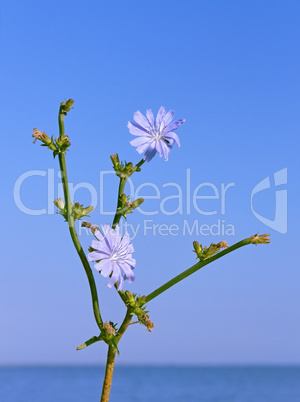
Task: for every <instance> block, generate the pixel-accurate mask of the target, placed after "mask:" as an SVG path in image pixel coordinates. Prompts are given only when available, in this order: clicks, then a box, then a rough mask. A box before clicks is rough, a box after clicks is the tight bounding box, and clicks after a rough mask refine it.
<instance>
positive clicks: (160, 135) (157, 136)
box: [151, 130, 163, 141]
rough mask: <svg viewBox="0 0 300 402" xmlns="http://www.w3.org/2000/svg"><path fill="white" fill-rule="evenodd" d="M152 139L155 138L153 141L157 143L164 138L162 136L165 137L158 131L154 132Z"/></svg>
mask: <svg viewBox="0 0 300 402" xmlns="http://www.w3.org/2000/svg"><path fill="white" fill-rule="evenodd" d="M151 134H152V137H153V139H154V140H155V141H159V140H161V138H162V136H163V134H162V133H161V132H160V130H158V131H152V133H151Z"/></svg>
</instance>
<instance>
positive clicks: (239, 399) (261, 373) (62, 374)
mask: <svg viewBox="0 0 300 402" xmlns="http://www.w3.org/2000/svg"><path fill="white" fill-rule="evenodd" d="M103 374H104V367H99V366H89V367H82V366H75V367H74V366H70V367H61V366H59V367H2V368H0V402H68V401H70V402H71V401H72V402H94V401H95V402H97V401H99V399H100V391H101V387H102V380H103ZM117 401H118V402H139V401H140V402H150V401H155V402H160V401H162V402H163V401H164V402H300V367H226V366H223V367H183V366H181V367H137V366H134V367H132V366H117V367H116V368H115V372H114V379H113V386H112V391H111V397H110V402H117Z"/></svg>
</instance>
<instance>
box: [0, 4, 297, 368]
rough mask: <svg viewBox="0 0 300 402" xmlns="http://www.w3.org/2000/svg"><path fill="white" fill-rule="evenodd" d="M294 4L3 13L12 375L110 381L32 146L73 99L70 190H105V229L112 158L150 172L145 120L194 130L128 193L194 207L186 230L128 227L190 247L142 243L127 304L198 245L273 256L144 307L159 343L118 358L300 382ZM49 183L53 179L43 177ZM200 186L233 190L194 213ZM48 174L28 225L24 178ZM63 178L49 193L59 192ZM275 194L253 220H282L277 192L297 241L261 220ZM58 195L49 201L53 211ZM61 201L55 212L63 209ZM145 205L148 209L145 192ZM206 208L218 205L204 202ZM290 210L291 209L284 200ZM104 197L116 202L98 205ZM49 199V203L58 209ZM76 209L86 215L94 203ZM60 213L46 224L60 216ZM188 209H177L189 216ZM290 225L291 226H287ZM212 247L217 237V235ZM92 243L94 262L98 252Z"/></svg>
mask: <svg viewBox="0 0 300 402" xmlns="http://www.w3.org/2000/svg"><path fill="white" fill-rule="evenodd" d="M299 18H300V4H299V2H298V1H294V0H290V1H288V2H286V1H283V0H282V1H276V0H272V1H271V0H270V1H263V2H262V1H256V0H255V1H253V0H252V1H248V0H247V1H243V2H240V1H234V0H229V1H221V0H219V1H201V0H190V1H177V0H172V1H171V0H165V1H158V0H151V1H137V0H128V1H126V2H125V1H121V0H119V1H114V0H112V1H109V2H104V1H94V0H91V1H89V2H88V3H83V2H82V1H63V2H62V1H56V0H54V1H51V2H40V1H32V0H28V1H26V2H24V1H14V2H4V3H3V4H2V7H1V109H0V110H1V133H2V135H1V166H2V174H1V197H0V203H1V211H2V214H1V256H2V259H1V260H2V264H1V279H0V313H1V331H0V364H35V363H39V364H55V363H58V364H65V363H71V364H86V363H93V364H96V363H101V364H102V363H104V361H105V355H106V348H105V345H104V344H102V343H97V344H95V345H93V346H91V347H89V348H87V349H85V350H83V351H80V352H76V351H75V349H76V346H78V345H79V344H81V343H82V342H84V341H85V340H87V339H89V338H90V337H91V336H93V335H98V331H97V326H96V324H95V322H94V318H93V313H92V308H91V301H90V295H89V289H88V284H87V280H86V277H85V274H84V271H83V268H82V267H81V265H80V262H79V259H78V256H77V254H76V252H75V250H74V248H73V245H72V243H71V239H70V237H69V233H68V229H67V226H66V224H65V223H64V222H63V219H62V218H61V216H59V215H56V214H53V208H52V199H53V198H57V196H58V187H59V183H60V180H59V178H58V176H57V173H58V161H57V159H55V160H53V158H52V155H51V152H50V151H48V150H47V149H45V148H42V147H40V146H38V145H37V144H35V145H33V144H32V138H31V134H32V129H33V127H38V128H39V129H40V130H42V131H45V132H46V133H48V135H52V134H53V135H54V136H57V133H58V126H57V112H58V107H59V103H60V102H61V101H62V100H63V99H64V98H73V99H74V100H75V104H74V110H72V111H71V112H70V113H69V115H68V116H67V118H66V132H67V134H68V135H69V136H70V140H71V143H72V146H71V148H70V152H69V153H68V155H67V163H68V172H69V179H70V182H72V183H73V184H74V185H76V184H78V183H81V182H87V183H89V184H90V185H91V186H93V188H95V189H96V194H97V200H96V201H97V205H96V204H95V206H96V209H95V212H94V213H93V214H92V215H91V218H90V220H91V222H93V223H95V224H103V223H110V222H111V219H112V217H111V216H107V215H103V214H102V215H101V213H100V208H101V206H102V208H104V210H105V211H109V210H113V209H114V207H115V203H116V192H117V186H118V180H117V178H116V177H115V176H113V175H106V176H104V177H105V180H104V192H102V191H101V190H102V189H101V188H100V187H101V186H100V172H101V171H102V172H104V171H109V170H111V161H110V158H109V155H111V154H113V153H115V152H118V153H119V155H120V158H121V159H126V160H127V161H129V160H130V161H133V162H137V161H138V160H139V155H138V154H137V152H136V151H135V149H134V148H133V147H132V146H131V145H130V144H129V141H130V140H131V139H133V136H132V135H130V134H129V132H128V129H127V127H126V125H127V121H128V120H132V115H133V113H134V112H135V111H136V110H141V111H142V112H143V113H144V112H145V111H146V109H147V108H152V109H153V111H154V112H155V113H156V112H157V110H158V109H159V107H160V106H161V105H164V106H165V107H166V108H167V109H174V110H175V111H176V117H177V118H185V119H186V123H185V124H184V125H183V126H181V127H180V129H178V131H177V133H178V135H179V136H180V140H181V144H182V146H181V148H180V149H177V148H176V147H174V149H173V150H172V151H171V154H170V159H169V161H168V162H164V160H163V158H159V157H158V156H156V157H155V158H154V159H153V160H152V161H151V163H148V164H145V165H144V166H143V169H142V173H139V174H136V175H135V176H133V181H134V186H135V188H137V187H138V186H139V185H140V184H143V183H147V182H151V183H154V184H155V185H156V186H158V188H159V189H160V191H161V199H153V200H148V201H145V203H144V205H143V209H144V210H146V211H148V212H149V211H155V210H156V209H159V205H160V202H161V201H162V199H164V197H166V196H170V195H176V194H178V191H177V190H176V188H175V187H168V188H166V187H163V185H164V184H165V183H168V182H174V183H177V184H178V185H179V186H180V187H181V188H182V191H183V195H184V198H183V214H179V213H178V214H175V215H170V216H166V215H165V214H163V213H162V212H159V213H158V214H157V215H153V216H145V215H143V214H142V213H140V212H138V211H135V213H134V214H132V215H129V216H128V222H129V223H132V224H134V225H135V226H136V225H137V224H138V223H141V224H142V225H143V222H144V221H145V219H148V220H150V221H151V222H150V223H149V225H150V226H151V225H153V224H154V223H155V224H167V225H170V224H176V225H178V227H179V233H178V236H170V235H169V236H162V235H159V234H156V235H152V234H151V230H149V231H147V233H146V236H145V235H144V234H143V232H142V231H140V232H139V233H138V235H137V237H136V238H135V239H134V246H135V249H136V252H135V258H136V260H137V266H136V271H135V274H136V281H135V283H134V284H127V285H126V287H125V289H126V288H127V287H128V289H129V290H130V291H134V292H138V293H141V294H148V293H150V292H151V291H153V290H154V289H155V288H156V287H158V286H159V285H161V284H162V283H164V282H166V281H167V280H169V279H171V278H172V277H173V276H175V275H177V274H178V273H180V272H181V271H182V270H184V269H186V268H188V267H190V266H191V265H193V264H194V263H195V254H194V253H193V252H192V242H193V241H194V240H198V241H199V242H200V243H203V244H206V245H209V244H210V243H211V242H217V241H220V240H226V241H227V242H228V244H233V243H235V242H237V241H239V240H241V239H243V238H245V237H248V236H250V235H253V234H255V233H257V232H258V231H259V233H260V234H263V233H270V234H271V239H272V242H271V244H270V245H268V246H264V245H262V246H257V247H255V246H252V245H250V246H247V247H245V248H242V249H239V250H238V251H236V252H234V253H232V254H230V255H228V256H226V257H224V258H223V259H221V260H218V261H217V262H215V263H213V264H211V265H209V266H207V267H205V268H204V269H203V270H200V271H199V272H197V273H196V274H194V275H193V276H192V277H189V278H188V279H186V280H185V281H184V282H182V283H180V284H178V285H176V286H175V287H174V288H172V289H170V290H168V291H167V292H166V293H164V294H163V295H162V296H161V297H159V298H157V299H155V300H153V302H151V303H149V305H148V307H149V310H150V317H151V319H152V321H154V322H155V324H156V327H155V329H154V331H153V333H151V334H150V333H147V332H146V331H145V328H144V327H141V326H139V325H135V326H132V327H131V328H130V329H129V330H128V332H127V333H126V334H125V337H124V338H123V340H122V342H121V343H120V351H121V356H120V358H119V359H118V363H119V364H139V363H141V364H146V363H151V364H182V363H183V364H219V363H220V364H247V363H251V364H263V363H269V364H276V363H280V364H281V363H282V364H289V363H292V364H299V363H300V350H299V339H300V314H299V299H300V298H299V284H300V271H299V262H298V257H297V251H298V242H299V240H298V239H299V195H300V194H299V110H300V109H299V107H300V102H299V90H300V88H299V83H300V80H299V71H300V56H299V54H300V53H299V41H300V27H299ZM285 168H287V172H288V182H287V184H283V185H281V186H280V187H278V188H275V187H274V173H275V172H277V171H280V170H282V169H285ZM48 169H50V170H49V171H48ZM187 169H190V175H191V192H193V191H194V189H195V188H196V187H197V186H198V185H199V184H201V183H212V184H213V185H214V186H216V188H217V189H218V190H220V189H221V185H222V183H224V184H225V185H227V184H229V183H234V186H232V187H231V188H230V189H229V190H228V191H227V195H226V210H225V211H222V209H221V201H220V199H208V200H198V204H197V205H198V206H199V208H201V209H202V210H204V211H216V213H215V214H213V215H209V216H208V215H203V214H200V213H199V211H197V210H196V209H195V208H194V207H193V206H192V207H191V210H190V212H189V211H188V207H187V201H186V195H187V188H186V174H187ZM32 170H39V171H42V172H45V176H44V177H42V176H32V177H30V178H28V179H27V180H26V181H24V183H23V185H22V187H21V199H22V202H23V203H24V205H26V206H27V207H28V208H32V209H42V208H46V209H48V212H49V213H46V214H43V215H40V216H32V215H28V214H25V213H24V212H22V211H20V209H18V207H17V206H16V205H15V201H14V197H13V190H14V185H15V183H16V181H17V179H18V178H19V177H20V176H21V175H22V174H23V173H25V172H28V171H32ZM52 177H53V178H52ZM266 177H270V183H271V188H270V189H267V190H264V191H262V192H261V193H260V194H257V195H256V196H255V198H254V201H253V202H254V204H253V205H254V208H255V210H256V211H257V213H259V214H261V215H263V216H264V217H266V218H268V219H271V220H272V219H274V216H275V207H276V205H275V190H278V191H279V190H280V191H285V190H287V192H288V228H287V233H286V234H282V233H279V232H278V231H276V230H274V229H272V228H269V227H268V226H267V225H265V224H264V223H262V222H261V221H260V220H259V219H257V217H255V216H254V214H253V213H252V211H251V202H250V201H251V192H252V190H253V188H254V187H255V185H256V184H257V183H259V182H260V181H261V180H263V179H265V178H266ZM48 182H49V194H47V188H48ZM53 191H54V194H52V192H53ZM141 194H142V195H147V194H148V195H151V194H152V195H153V194H154V190H153V189H151V188H149V187H148V188H144V190H141ZM198 194H199V195H200V194H202V195H211V194H213V192H212V189H211V188H208V187H204V188H202V190H201V191H200V190H199V193H198ZM281 194H284V193H281ZM101 197H102V200H103V202H102V203H101ZM48 199H49V203H48ZM76 201H79V202H81V203H84V204H85V205H89V203H90V202H91V201H90V195H89V192H88V191H87V190H86V189H80V190H78V191H77V193H76ZM48 204H49V207H48ZM176 205H178V200H176V199H173V200H168V201H166V203H165V208H166V209H167V210H168V211H169V212H170V211H174V210H175V209H176ZM279 213H281V214H284V211H283V209H282V210H281V211H279ZM195 221H196V223H197V222H199V224H198V226H199V225H202V224H207V225H210V226H211V225H213V224H216V223H218V222H221V224H224V225H225V226H226V225H233V227H234V229H235V234H234V236H230V235H228V234H227V235H226V234H224V235H221V234H220V235H213V234H211V235H203V236H201V235H200V234H198V235H197V234H196V233H195V232H194V233H192V235H189V234H187V233H186V234H185V235H183V227H184V225H185V224H186V223H185V222H188V224H189V225H193V223H194V222H195ZM215 230H216V228H215ZM80 240H81V242H82V244H83V247H84V248H85V250H87V248H88V246H89V244H90V242H91V236H87V235H85V234H82V235H81V236H80ZM94 272H95V277H96V282H97V286H98V289H99V298H100V303H101V307H102V314H103V318H104V319H105V320H113V321H114V322H118V323H120V322H121V320H122V317H123V315H124V308H123V305H122V303H121V301H120V299H119V297H118V295H117V294H116V292H115V291H114V289H108V288H107V287H106V286H105V284H106V279H104V278H103V277H101V276H100V275H98V274H97V272H96V271H94Z"/></svg>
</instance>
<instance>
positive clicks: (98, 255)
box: [88, 251, 108, 261]
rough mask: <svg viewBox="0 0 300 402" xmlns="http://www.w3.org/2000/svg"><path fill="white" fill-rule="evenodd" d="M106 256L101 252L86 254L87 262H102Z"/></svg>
mask: <svg viewBox="0 0 300 402" xmlns="http://www.w3.org/2000/svg"><path fill="white" fill-rule="evenodd" d="M107 257H108V254H107V253H104V252H103V251H92V252H91V253H89V254H88V260H89V261H98V260H103V258H107Z"/></svg>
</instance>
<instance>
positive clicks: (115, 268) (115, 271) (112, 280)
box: [107, 263, 121, 288]
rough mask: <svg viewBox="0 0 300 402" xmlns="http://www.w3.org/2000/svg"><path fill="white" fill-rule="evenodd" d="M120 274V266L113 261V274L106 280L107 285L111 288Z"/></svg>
mask: <svg viewBox="0 0 300 402" xmlns="http://www.w3.org/2000/svg"><path fill="white" fill-rule="evenodd" d="M120 276H121V270H120V268H119V267H118V266H117V264H116V263H113V274H112V276H111V278H110V280H109V281H108V283H107V286H108V287H109V288H111V287H112V286H113V285H114V284H115V283H116V282H117V281H118V278H119V277H120Z"/></svg>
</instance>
